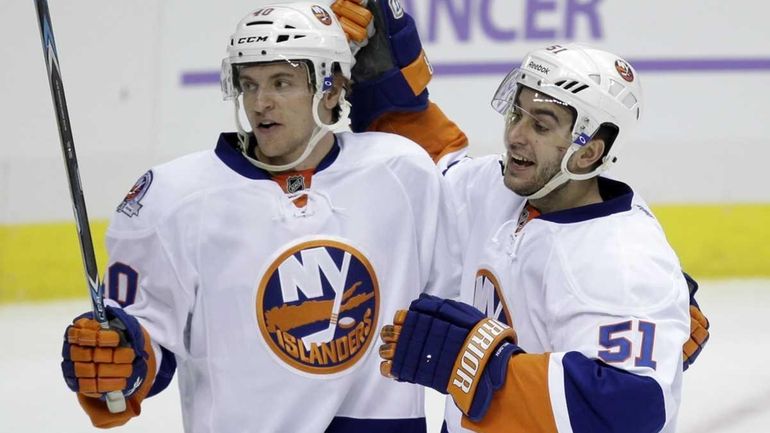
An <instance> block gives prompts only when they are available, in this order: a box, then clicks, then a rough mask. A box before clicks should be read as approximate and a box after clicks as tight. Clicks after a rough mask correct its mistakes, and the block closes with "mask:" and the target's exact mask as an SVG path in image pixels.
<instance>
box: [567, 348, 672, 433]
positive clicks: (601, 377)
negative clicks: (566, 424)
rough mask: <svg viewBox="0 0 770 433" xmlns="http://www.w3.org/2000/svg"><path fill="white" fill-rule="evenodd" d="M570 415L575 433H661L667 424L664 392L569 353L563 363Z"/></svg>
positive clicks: (651, 382)
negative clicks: (659, 432)
mask: <svg viewBox="0 0 770 433" xmlns="http://www.w3.org/2000/svg"><path fill="white" fill-rule="evenodd" d="M562 366H563V368H564V391H565V395H566V399H567V412H569V420H570V424H571V425H572V431H573V432H574V433H600V432H624V433H648V432H658V431H660V429H662V428H663V425H664V424H665V422H666V406H665V402H664V400H663V390H662V389H661V388H660V385H659V384H658V382H656V381H655V379H653V378H651V377H647V376H637V375H635V374H633V373H630V372H628V371H625V370H621V369H618V368H615V367H611V366H609V365H607V364H605V363H603V362H601V361H597V360H592V359H588V358H586V357H585V356H584V355H583V354H581V353H579V352H568V353H567V354H565V355H564V358H563V359H562Z"/></svg>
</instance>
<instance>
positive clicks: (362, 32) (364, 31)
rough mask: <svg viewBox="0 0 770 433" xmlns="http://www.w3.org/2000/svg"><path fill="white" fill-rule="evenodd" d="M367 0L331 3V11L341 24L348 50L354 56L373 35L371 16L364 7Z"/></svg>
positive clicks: (341, 0)
mask: <svg viewBox="0 0 770 433" xmlns="http://www.w3.org/2000/svg"><path fill="white" fill-rule="evenodd" d="M366 4H367V0H336V1H335V2H334V3H332V6H331V8H332V11H334V15H336V16H337V19H338V20H339V22H340V25H342V30H343V31H344V32H345V36H347V37H348V42H349V43H350V50H351V51H352V52H353V55H354V56H355V55H356V53H357V52H358V50H360V49H361V48H362V47H365V46H366V44H368V43H369V38H370V37H372V35H374V22H373V20H372V18H373V16H372V13H371V12H370V11H369V9H367V8H366Z"/></svg>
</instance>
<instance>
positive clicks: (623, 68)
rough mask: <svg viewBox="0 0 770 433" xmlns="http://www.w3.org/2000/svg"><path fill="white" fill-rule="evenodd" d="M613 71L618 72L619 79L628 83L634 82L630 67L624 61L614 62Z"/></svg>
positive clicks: (632, 71)
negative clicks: (621, 78)
mask: <svg viewBox="0 0 770 433" xmlns="http://www.w3.org/2000/svg"><path fill="white" fill-rule="evenodd" d="M615 70H616V71H618V74H620V76H621V77H623V79H624V80H626V81H628V82H629V83H631V82H633V81H634V70H633V69H631V65H629V64H628V63H626V62H625V60H621V59H617V60H615Z"/></svg>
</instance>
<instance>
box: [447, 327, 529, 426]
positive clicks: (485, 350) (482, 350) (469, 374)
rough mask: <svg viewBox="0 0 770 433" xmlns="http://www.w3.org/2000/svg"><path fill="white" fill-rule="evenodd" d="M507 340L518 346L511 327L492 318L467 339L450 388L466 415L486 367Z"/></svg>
mask: <svg viewBox="0 0 770 433" xmlns="http://www.w3.org/2000/svg"><path fill="white" fill-rule="evenodd" d="M504 340H510V341H511V342H515V341H516V333H515V332H514V330H513V329H512V328H511V327H510V326H508V325H506V324H504V323H502V322H499V321H497V320H495V319H490V318H485V319H483V320H481V321H479V323H477V324H476V326H474V328H473V329H472V330H471V332H470V333H469V334H468V337H467V338H466V339H465V342H464V343H463V346H462V348H461V351H460V353H459V354H458V356H457V359H456V360H455V364H454V367H452V374H451V376H449V383H448V384H447V390H448V391H449V395H451V396H452V399H454V402H455V404H456V405H457V407H458V408H459V409H460V410H461V411H462V412H463V413H465V414H467V413H469V412H470V410H471V405H472V404H473V400H474V397H475V394H476V389H477V388H478V385H479V382H480V381H481V380H482V375H483V373H484V370H485V367H486V366H487V363H488V362H489V360H490V359H491V358H492V357H493V356H494V355H495V351H496V349H497V347H498V346H499V345H500V344H501V343H502V342H503V341H504ZM517 347H518V346H517ZM490 394H491V391H490Z"/></svg>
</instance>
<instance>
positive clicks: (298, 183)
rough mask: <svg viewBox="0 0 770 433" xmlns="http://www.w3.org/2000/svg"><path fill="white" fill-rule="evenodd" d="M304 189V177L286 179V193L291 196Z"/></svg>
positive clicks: (295, 176)
mask: <svg viewBox="0 0 770 433" xmlns="http://www.w3.org/2000/svg"><path fill="white" fill-rule="evenodd" d="M303 189H305V177H304V176H302V175H299V174H298V175H294V176H289V178H288V179H286V192H288V193H289V194H293V193H295V192H297V191H302V190H303Z"/></svg>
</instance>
